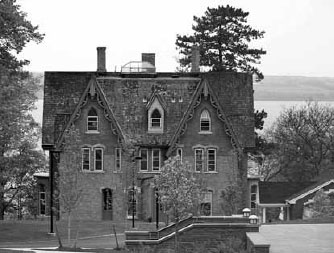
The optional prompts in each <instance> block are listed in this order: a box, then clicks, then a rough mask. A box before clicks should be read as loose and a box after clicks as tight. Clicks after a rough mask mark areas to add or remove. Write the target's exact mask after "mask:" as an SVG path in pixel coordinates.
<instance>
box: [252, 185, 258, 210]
mask: <svg viewBox="0 0 334 253" xmlns="http://www.w3.org/2000/svg"><path fill="white" fill-rule="evenodd" d="M253 187H255V192H253V191H252V188H253ZM257 189H258V186H257V185H256V184H252V185H251V188H250V208H251V209H255V208H256V205H257ZM252 197H255V199H254V200H252ZM252 203H254V207H252Z"/></svg>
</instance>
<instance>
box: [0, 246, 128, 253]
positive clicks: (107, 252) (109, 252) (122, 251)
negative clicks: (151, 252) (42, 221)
mask: <svg viewBox="0 0 334 253" xmlns="http://www.w3.org/2000/svg"><path fill="white" fill-rule="evenodd" d="M32 250H43V251H50V252H52V251H57V252H58V251H66V252H96V253H113V252H115V253H116V252H117V253H129V251H128V250H126V249H121V248H120V249H94V248H80V247H78V248H73V247H61V248H59V247H58V248H55V249H32ZM25 252H28V253H29V251H25ZM30 252H32V251H30ZM0 253H2V252H1V251H0Z"/></svg>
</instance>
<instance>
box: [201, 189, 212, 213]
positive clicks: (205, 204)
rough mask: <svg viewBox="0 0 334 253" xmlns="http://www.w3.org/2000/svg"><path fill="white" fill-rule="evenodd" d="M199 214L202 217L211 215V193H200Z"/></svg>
mask: <svg viewBox="0 0 334 253" xmlns="http://www.w3.org/2000/svg"><path fill="white" fill-rule="evenodd" d="M200 213H201V215H204V216H211V215H212V191H210V190H209V191H205V192H203V193H202V201H201V210H200Z"/></svg>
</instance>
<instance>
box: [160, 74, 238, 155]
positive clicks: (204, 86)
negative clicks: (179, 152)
mask: <svg viewBox="0 0 334 253" xmlns="http://www.w3.org/2000/svg"><path fill="white" fill-rule="evenodd" d="M202 95H204V97H205V98H208V97H210V102H211V105H212V106H213V107H215V108H216V109H217V116H218V118H219V119H220V120H221V121H222V122H223V124H224V127H225V132H226V134H227V135H228V136H229V137H230V138H231V144H232V147H233V148H235V149H236V151H238V152H239V151H240V150H241V145H240V143H239V142H238V139H237V138H236V135H235V133H234V130H233V128H232V125H231V124H230V122H229V120H228V118H227V117H226V115H225V113H224V111H223V109H222V107H221V105H220V103H219V101H218V99H217V98H216V96H215V94H214V92H213V91H212V89H211V87H210V85H209V83H208V82H207V80H206V79H202V80H201V82H200V85H198V86H197V89H196V91H195V92H194V94H193V96H192V99H191V103H190V104H189V105H188V108H187V110H186V112H185V113H184V115H183V117H182V119H181V121H180V123H179V125H178V127H177V129H176V131H175V133H174V135H173V137H172V138H171V140H170V143H169V149H168V151H167V156H169V155H170V153H171V152H172V151H173V150H174V149H175V148H176V143H177V142H178V140H179V138H180V136H181V135H182V134H183V133H184V132H185V131H186V128H187V122H188V121H189V120H190V119H191V118H192V117H193V115H194V111H195V109H196V107H197V106H198V105H199V104H200V102H201V97H202Z"/></svg>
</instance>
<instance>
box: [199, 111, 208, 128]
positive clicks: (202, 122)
mask: <svg viewBox="0 0 334 253" xmlns="http://www.w3.org/2000/svg"><path fill="white" fill-rule="evenodd" d="M210 131H211V118H210V114H209V112H208V111H207V110H204V111H202V113H201V118H200V132H210Z"/></svg>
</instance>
